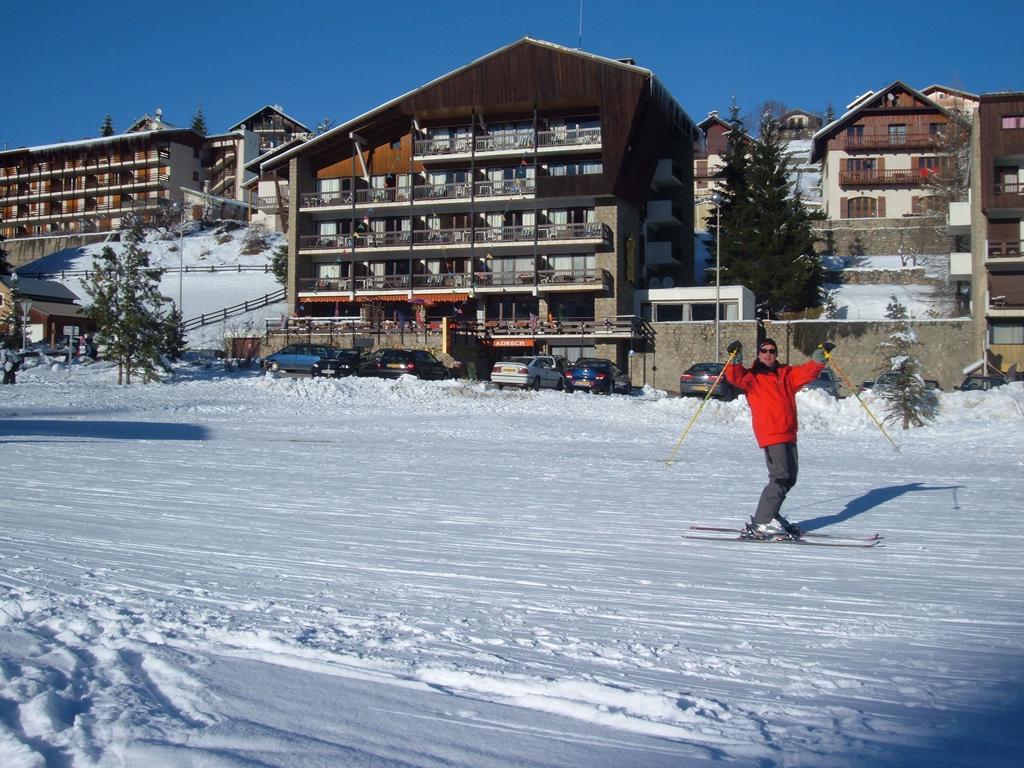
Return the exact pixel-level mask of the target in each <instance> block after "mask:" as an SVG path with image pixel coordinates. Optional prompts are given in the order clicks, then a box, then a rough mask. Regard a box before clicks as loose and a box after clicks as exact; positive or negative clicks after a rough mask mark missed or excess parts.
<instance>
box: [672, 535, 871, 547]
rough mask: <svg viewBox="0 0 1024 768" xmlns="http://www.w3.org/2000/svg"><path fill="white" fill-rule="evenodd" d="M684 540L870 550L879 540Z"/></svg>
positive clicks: (730, 537)
mask: <svg viewBox="0 0 1024 768" xmlns="http://www.w3.org/2000/svg"><path fill="white" fill-rule="evenodd" d="M683 538H684V539H696V540H700V541H728V542H745V543H749V544H795V545H797V546H801V547H855V548H857V549H870V548H871V547H873V546H875V545H876V544H878V543H879V541H880V540H879V539H858V540H850V539H848V540H846V541H820V540H818V539H793V538H790V537H788V536H774V537H772V538H770V539H745V538H743V537H742V536H711V535H707V536H699V535H693V534H688V535H684V536H683Z"/></svg>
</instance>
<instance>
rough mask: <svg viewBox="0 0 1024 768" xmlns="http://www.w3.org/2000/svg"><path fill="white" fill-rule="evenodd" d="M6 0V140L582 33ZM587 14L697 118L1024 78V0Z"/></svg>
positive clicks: (418, 9)
mask: <svg viewBox="0 0 1024 768" xmlns="http://www.w3.org/2000/svg"><path fill="white" fill-rule="evenodd" d="M5 5H7V7H6V8H5V10H4V13H3V18H4V27H5V30H6V32H7V34H6V35H5V39H4V46H3V47H4V54H5V56H4V59H5V61H6V62H7V70H6V71H7V87H6V88H5V89H4V94H3V97H2V98H0V147H6V148H14V147H18V146H26V145H27V146H32V145H39V144H48V143H52V142H57V141H71V140H76V139H81V138H88V137H93V136H97V135H98V134H99V128H100V125H101V124H102V122H103V117H104V115H105V114H107V113H110V114H111V115H112V116H113V118H114V126H115V128H116V129H117V130H118V131H121V130H123V129H124V128H126V127H127V126H128V125H129V124H130V123H131V122H133V121H134V120H135V119H136V118H138V117H140V116H141V115H143V114H147V113H149V114H152V113H153V111H154V110H155V109H156V108H157V107H161V108H162V109H163V112H164V117H165V119H166V120H168V121H170V122H172V123H174V124H176V125H182V126H187V125H188V124H189V123H190V122H191V119H192V116H193V114H195V111H196V108H197V107H198V106H199V105H202V108H203V111H204V113H205V115H206V122H207V126H208V128H209V130H210V132H211V133H213V132H221V131H225V130H227V128H229V127H230V126H231V125H234V124H235V123H237V122H238V121H240V120H242V119H243V118H245V117H246V116H248V115H249V114H251V113H252V112H254V111H256V110H257V109H259V108H260V107H262V106H264V105H266V104H279V105H281V106H282V107H284V109H285V111H286V112H287V113H288V114H290V115H291V116H292V117H294V118H296V119H298V120H300V121H302V122H304V123H305V124H307V125H308V126H309V127H310V128H315V127H316V125H317V124H318V123H319V122H320V121H321V120H322V119H323V118H325V117H329V118H331V120H333V122H334V124H335V125H337V124H340V123H342V122H345V121H346V120H347V119H349V118H351V117H354V116H356V115H359V114H361V113H363V112H366V111H368V110H370V109H372V108H374V107H376V106H378V105H379V104H382V103H384V102H385V101H388V100H390V99H392V98H394V97H396V96H399V95H401V94H403V93H405V92H407V91H410V90H412V89H414V88H416V87H418V86H420V85H422V84H424V83H426V82H428V81H430V80H432V79H434V78H435V77H438V76H440V75H443V74H445V73H446V72H450V71H451V70H453V69H457V68H458V67H460V66H463V65H464V64H467V63H469V62H470V61H472V60H473V59H475V58H478V57H480V56H483V55H485V54H487V53H489V52H491V51H493V50H495V49H497V48H500V47H502V46H504V45H507V44H509V43H511V42H514V41H515V40H518V39H520V38H522V37H524V36H529V37H533V38H537V39H540V40H546V41H548V42H552V43H558V44H560V45H565V46H568V47H577V46H578V45H579V42H580V0H506V1H505V2H494V1H493V0H474V1H473V2H468V3H466V2H445V3H442V2H438V1H437V0H433V1H431V2H425V1H424V0H416V2H407V1H406V0H392V1H391V2H380V3H365V2H358V3H356V2H345V0H339V1H337V2H312V1H311V0H277V2H266V1H265V0H247V2H243V3H236V4H231V3H227V4H224V3H210V2H204V3H200V2H194V0H178V1H177V2H154V1H153V0H132V1H131V2H125V1H123V0H96V1H95V2H81V0H74V1H70V0H49V1H47V0H36V2H34V3H24V2H14V0H10V2H8V3H7V4H5ZM925 13H927V14H928V15H927V16H925ZM582 18H583V24H582V30H583V34H582V43H583V49H584V50H586V51H588V52H590V53H596V54H600V55H602V56H609V57H614V58H619V57H625V56H630V57H632V58H634V59H635V60H636V63H637V64H639V65H640V66H643V67H646V68H648V69H651V70H652V71H653V72H654V73H655V75H657V77H658V78H659V79H660V80H661V81H662V82H663V83H664V84H665V85H666V86H667V87H668V89H669V90H670V91H671V92H672V94H673V95H674V96H675V97H676V99H677V100H678V101H679V103H680V104H681V105H682V106H683V108H684V109H685V110H686V111H687V113H689V115H690V116H691V117H692V118H694V119H695V120H697V121H700V120H702V119H703V118H704V117H706V116H707V113H708V111H709V110H713V109H717V110H719V111H720V112H721V113H722V114H723V115H725V114H727V113H728V108H729V104H730V101H731V100H732V98H733V97H734V96H735V98H736V100H737V103H738V104H739V106H740V108H741V111H742V112H743V113H744V114H749V113H752V112H753V110H754V109H755V108H756V107H757V106H759V105H761V104H763V103H764V102H765V101H767V100H774V101H780V102H783V103H785V104H786V105H788V106H790V107H800V108H803V109H808V110H811V111H823V110H824V109H825V107H826V105H827V104H829V103H830V102H831V103H832V105H833V106H834V108H835V111H836V112H837V113H841V112H842V111H843V108H844V107H845V105H846V104H848V103H849V102H851V101H852V100H853V99H854V98H855V97H856V96H858V95H860V94H861V93H864V92H865V91H867V90H873V89H878V88H882V87H885V86H886V85H888V84H889V83H890V82H892V81H893V80H903V81H905V82H907V83H908V84H909V85H911V86H914V87H918V88H921V87H924V86H926V85H930V84H932V83H941V84H945V85H952V86H954V87H957V88H961V89H964V90H967V91H971V92H975V93H980V92H986V91H999V90H1024V65H1022V64H1021V60H1020V51H1019V46H1017V45H1015V44H1014V43H1012V42H1011V40H1012V39H1013V37H1014V35H1019V33H1020V31H1021V30H1022V29H1024V0H972V1H971V2H963V1H962V0H961V1H960V2H955V1H954V0H928V2H925V3H911V2H902V3H900V2H896V3H894V2H882V1H880V0H860V1H859V2H855V3H849V2H844V3H836V2H815V3H811V2H804V0H792V1H787V0H784V1H783V2H777V3H769V2H763V1H760V2H759V1H757V0H732V2H725V3H713V2H707V1H706V0H705V1H704V2H699V3H697V2H690V1H689V0H650V1H648V2H644V0H633V1H632V2H614V1H613V0H583V13H582ZM1000 30H1002V31H1004V32H1005V31H1007V30H1013V33H1012V34H1001V35H1000Z"/></svg>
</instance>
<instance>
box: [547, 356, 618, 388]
mask: <svg viewBox="0 0 1024 768" xmlns="http://www.w3.org/2000/svg"><path fill="white" fill-rule="evenodd" d="M564 375H565V391H566V392H572V391H573V390H575V389H585V390H587V391H588V392H603V393H604V394H606V395H610V394H612V393H613V392H621V393H623V394H625V395H628V394H629V393H630V392H632V391H633V385H632V383H631V382H630V380H629V377H628V376H627V375H626V374H625V373H623V372H622V369H620V368H619V366H617V365H616V364H615V363H613V362H612V361H611V360H605V359H604V358H600V357H581V358H580V359H579V360H577V361H576V362H575V363H573V364H572V365H571V366H569V367H568V368H566V369H565V373H564Z"/></svg>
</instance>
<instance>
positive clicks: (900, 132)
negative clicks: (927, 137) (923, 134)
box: [889, 123, 907, 145]
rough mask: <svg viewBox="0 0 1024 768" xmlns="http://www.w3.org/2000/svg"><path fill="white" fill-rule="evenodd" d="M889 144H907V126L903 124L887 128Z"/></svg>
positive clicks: (895, 124)
mask: <svg viewBox="0 0 1024 768" xmlns="http://www.w3.org/2000/svg"><path fill="white" fill-rule="evenodd" d="M889 143H890V144H893V145H901V144H906V143H907V126H906V125H904V124H903V123H894V124H892V125H890V126H889Z"/></svg>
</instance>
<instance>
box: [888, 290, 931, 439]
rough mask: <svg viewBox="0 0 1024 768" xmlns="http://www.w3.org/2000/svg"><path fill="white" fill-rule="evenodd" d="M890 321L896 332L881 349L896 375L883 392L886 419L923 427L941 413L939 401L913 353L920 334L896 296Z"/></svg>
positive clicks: (889, 315) (904, 427) (903, 424)
mask: <svg viewBox="0 0 1024 768" xmlns="http://www.w3.org/2000/svg"><path fill="white" fill-rule="evenodd" d="M885 316H886V318H888V319H889V320H891V321H892V323H893V325H892V331H891V332H890V334H889V337H888V339H887V340H886V341H884V342H882V345H881V349H882V350H883V354H884V356H885V363H884V367H885V368H886V369H887V370H888V371H890V372H891V373H892V376H891V377H889V381H888V382H887V383H886V385H885V387H884V388H881V389H880V393H881V395H882V399H883V400H884V402H885V405H884V408H885V411H884V419H885V422H886V423H887V424H894V423H896V422H900V423H901V424H902V426H903V429H909V428H910V427H911V426H915V427H920V426H923V425H924V423H925V422H927V421H932V420H933V419H934V418H935V416H936V415H937V414H938V410H939V401H938V398H937V397H936V396H935V394H934V393H933V392H931V391H930V390H929V389H928V388H927V386H925V383H924V378H923V377H922V376H921V363H920V361H919V360H918V359H917V358H916V357H915V356H914V355H913V354H912V351H913V348H914V347H915V346H917V344H918V340H917V334H916V333H915V332H914V329H913V328H912V327H911V325H910V320H909V318H908V317H907V310H906V307H904V306H903V304H902V303H901V302H900V301H899V299H897V298H896V296H895V295H893V296H891V297H890V299H889V305H888V307H887V308H886V313H885Z"/></svg>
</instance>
